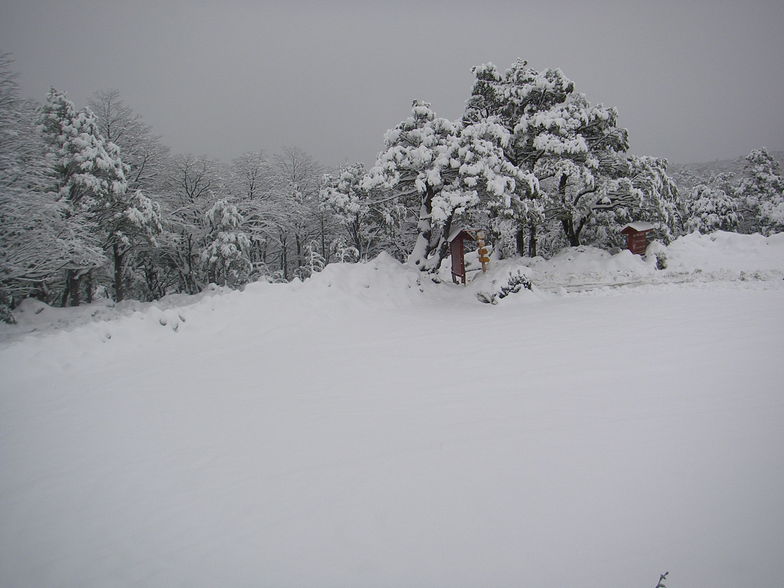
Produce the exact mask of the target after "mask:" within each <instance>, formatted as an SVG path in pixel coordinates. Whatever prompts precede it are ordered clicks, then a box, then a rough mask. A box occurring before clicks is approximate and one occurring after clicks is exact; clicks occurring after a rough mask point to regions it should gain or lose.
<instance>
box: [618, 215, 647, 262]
mask: <svg viewBox="0 0 784 588" xmlns="http://www.w3.org/2000/svg"><path fill="white" fill-rule="evenodd" d="M655 228H656V227H655V226H654V225H653V224H651V223H646V222H639V221H638V222H634V223H629V224H628V225H626V226H625V227H623V229H621V233H623V234H624V235H626V247H627V248H628V249H629V251H631V252H632V253H634V254H635V255H645V250H646V249H647V248H648V235H649V233H650V232H651V231H652V230H653V229H655Z"/></svg>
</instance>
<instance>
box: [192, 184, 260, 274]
mask: <svg viewBox="0 0 784 588" xmlns="http://www.w3.org/2000/svg"><path fill="white" fill-rule="evenodd" d="M205 218H206V220H207V222H208V223H209V226H210V231H209V234H208V236H207V244H206V247H205V248H204V250H203V251H202V253H201V259H202V261H203V262H204V263H205V264H206V265H207V268H208V275H209V279H210V281H211V282H213V283H216V284H218V285H220V286H229V287H232V288H237V287H239V286H242V285H244V284H246V283H247V282H248V277H249V276H250V272H251V263H250V258H249V257H248V251H249V249H250V239H249V238H248V235H247V234H246V233H245V232H244V231H243V230H242V221H243V219H242V215H241V214H240V213H239V211H238V210H237V207H236V206H234V205H233V204H230V203H229V202H228V200H226V199H222V200H218V201H217V202H216V203H215V204H214V205H213V206H212V207H211V208H210V209H209V210H208V211H207V213H206V215H205Z"/></svg>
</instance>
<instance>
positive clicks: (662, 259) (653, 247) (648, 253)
mask: <svg viewBox="0 0 784 588" xmlns="http://www.w3.org/2000/svg"><path fill="white" fill-rule="evenodd" d="M645 259H646V261H650V262H651V263H652V262H653V261H654V260H655V261H656V269H657V270H663V269H667V248H666V247H665V246H664V243H662V242H661V241H652V242H651V244H650V245H648V248H647V249H646V250H645Z"/></svg>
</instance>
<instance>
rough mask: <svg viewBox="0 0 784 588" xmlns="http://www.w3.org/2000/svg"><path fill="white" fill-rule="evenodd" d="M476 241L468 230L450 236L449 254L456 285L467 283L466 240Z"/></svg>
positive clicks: (455, 232) (461, 230) (456, 231)
mask: <svg viewBox="0 0 784 588" xmlns="http://www.w3.org/2000/svg"><path fill="white" fill-rule="evenodd" d="M466 239H470V240H471V241H475V239H474V236H473V235H472V234H471V233H470V232H469V231H467V230H466V229H457V230H455V231H453V232H452V234H451V235H449V253H450V255H451V256H452V281H453V282H454V283H455V284H459V283H460V282H462V283H463V284H465V283H466V269H465V240H466Z"/></svg>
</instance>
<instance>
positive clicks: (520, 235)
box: [515, 225, 525, 257]
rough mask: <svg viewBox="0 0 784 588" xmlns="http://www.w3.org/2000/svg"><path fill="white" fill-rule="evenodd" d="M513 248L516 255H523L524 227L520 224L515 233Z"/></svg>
mask: <svg viewBox="0 0 784 588" xmlns="http://www.w3.org/2000/svg"><path fill="white" fill-rule="evenodd" d="M515 250H516V252H517V255H519V256H521V257H522V256H523V255H525V227H523V226H522V225H520V227H519V228H518V229H517V232H516V233H515Z"/></svg>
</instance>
